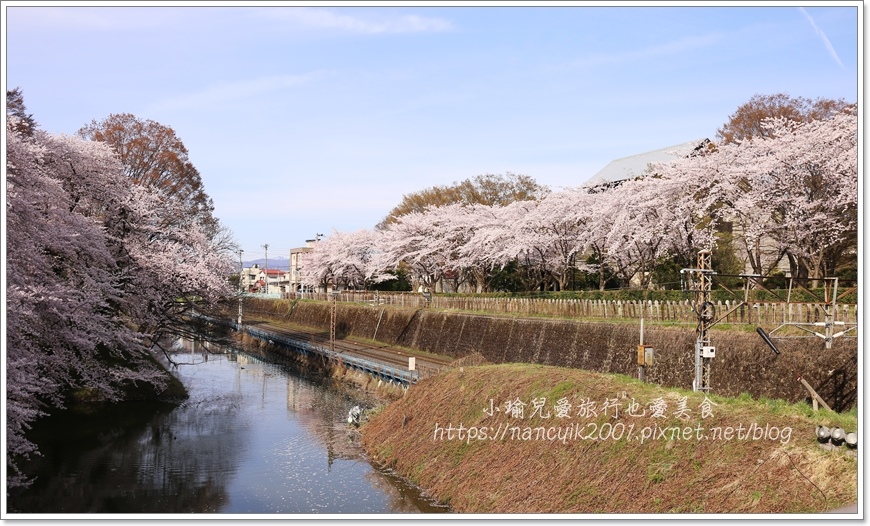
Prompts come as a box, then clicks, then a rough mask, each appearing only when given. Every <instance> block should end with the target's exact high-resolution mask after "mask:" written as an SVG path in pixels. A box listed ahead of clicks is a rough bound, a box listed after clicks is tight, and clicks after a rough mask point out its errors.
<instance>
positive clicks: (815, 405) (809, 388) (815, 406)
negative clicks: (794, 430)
mask: <svg viewBox="0 0 870 526" xmlns="http://www.w3.org/2000/svg"><path fill="white" fill-rule="evenodd" d="M798 381H799V382H800V383H801V384H803V386H804V388H806V390H807V392H809V393H810V397H811V398H812V399H813V410H815V411H818V410H819V404H822V407H824V408H825V409H827V410H828V411H833V409H831V406H829V405H828V404H826V403H825V401H824V400H822V397H821V396H819V393H817V392H816V390H815V389H813V388H812V386H811V385H810V384H809V383H807V381H806V380H804V379H803V377H802V376H798Z"/></svg>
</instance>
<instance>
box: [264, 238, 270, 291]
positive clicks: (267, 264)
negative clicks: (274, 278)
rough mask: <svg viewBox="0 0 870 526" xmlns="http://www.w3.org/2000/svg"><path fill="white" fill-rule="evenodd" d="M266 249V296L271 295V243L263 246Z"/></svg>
mask: <svg viewBox="0 0 870 526" xmlns="http://www.w3.org/2000/svg"><path fill="white" fill-rule="evenodd" d="M263 248H264V249H266V294H268V293H269V243H266V244H265V245H263Z"/></svg>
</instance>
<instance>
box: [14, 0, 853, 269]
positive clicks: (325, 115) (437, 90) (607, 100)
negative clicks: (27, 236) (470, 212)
mask: <svg viewBox="0 0 870 526" xmlns="http://www.w3.org/2000/svg"><path fill="white" fill-rule="evenodd" d="M55 5H57V7H52V6H50V4H48V3H46V4H41V3H38V2H37V3H35V2H14V1H10V2H3V8H4V13H3V16H4V30H5V32H6V33H5V35H4V36H5V44H6V45H5V46H4V47H5V58H4V59H5V64H4V68H3V69H4V74H5V81H6V86H7V89H12V88H15V87H19V88H21V90H22V91H23V94H24V100H25V104H26V105H27V108H28V111H29V112H30V113H32V114H33V115H34V118H35V119H36V120H37V122H38V123H39V124H40V126H41V127H42V128H43V129H44V130H46V131H50V132H54V133H67V134H72V133H75V131H76V130H78V129H79V128H80V127H81V126H82V125H84V124H86V123H88V122H90V121H91V120H93V119H97V120H100V119H103V118H105V117H106V116H108V115H109V114H111V113H133V114H135V115H136V116H138V117H140V118H143V119H152V120H155V121H158V122H160V123H162V124H165V125H168V126H171V127H172V128H173V129H174V130H175V131H176V133H177V134H178V136H179V137H180V138H181V140H182V141H183V142H184V144H185V145H186V146H187V148H188V149H189V151H190V157H191V160H192V162H193V163H194V165H195V166H196V167H197V168H198V169H199V171H200V173H201V175H202V178H203V182H204V184H205V188H206V191H207V192H208V193H209V195H210V196H211V197H212V198H213V200H214V204H215V208H216V215H217V216H218V217H219V218H220V219H221V221H222V222H223V223H224V224H225V225H226V226H227V227H229V228H230V229H231V230H232V231H233V233H234V234H235V237H236V239H237V240H238V241H239V242H240V243H241V245H242V248H243V249H244V250H245V254H244V257H245V260H250V259H254V258H256V257H261V256H262V255H263V252H264V250H263V248H262V245H264V244H268V245H269V257H270V258H273V257H275V256H278V255H283V256H284V257H286V256H287V254H288V252H289V249H290V248H292V247H297V246H301V245H303V244H304V242H305V240H306V239H311V238H313V237H314V236H315V234H317V233H322V234H327V235H328V234H330V233H331V232H332V231H333V229H335V230H339V231H355V230H358V229H360V228H373V227H374V225H375V224H377V223H378V222H379V221H380V220H381V219H383V217H384V216H385V215H386V214H387V213H388V212H389V210H390V209H391V208H392V207H394V206H395V205H396V204H398V203H399V202H400V201H401V199H402V196H403V195H404V194H408V193H412V192H416V191H419V190H422V189H424V188H428V187H431V186H433V185H445V184H451V183H453V182H456V181H461V180H464V179H467V178H471V177H474V176H476V175H480V174H486V173H493V174H501V173H506V172H513V173H520V174H526V175H529V176H531V177H534V178H535V179H536V180H537V181H538V182H539V183H541V184H544V185H548V186H550V187H552V188H554V189H559V188H563V187H573V186H578V185H580V184H582V183H583V182H584V181H586V180H587V179H589V178H590V177H592V176H593V175H594V174H595V173H596V172H597V171H599V170H600V169H602V168H603V167H604V166H605V165H606V164H607V163H608V162H610V161H611V160H613V159H616V158H620V157H625V156H629V155H634V154H637V153H642V152H645V151H649V150H655V149H659V148H663V147H667V146H671V145H675V144H680V143H683V142H686V141H689V140H694V139H700V138H705V137H709V138H711V139H712V138H714V136H715V134H716V129H717V128H719V127H720V126H721V125H722V124H723V123H724V122H725V121H726V120H727V118H728V116H729V115H730V114H731V113H733V112H734V111H735V110H736V109H737V107H738V106H740V105H741V104H743V103H745V102H746V101H748V100H749V98H750V97H751V96H752V95H754V94H773V93H778V92H784V93H787V94H789V95H792V96H803V97H808V98H816V97H826V98H835V99H839V98H843V99H846V100H847V101H858V96H859V87H860V86H859V83H860V82H861V76H860V74H861V71H859V69H860V68H859V63H858V57H859V55H858V50H859V47H860V46H862V45H863V34H862V27H861V28H859V22H860V17H862V16H863V11H860V14H859V9H860V5H861V4H860V2H841V3H836V2H825V3H823V4H822V5H824V7H814V6H811V5H809V4H800V3H794V4H786V3H781V2H776V3H773V4H770V6H764V5H762V4H756V3H748V4H746V3H724V4H712V3H709V2H708V3H705V4H697V5H695V6H691V5H689V6H687V4H686V3H681V4H679V5H680V7H676V6H667V5H658V6H653V7H636V6H630V5H629V4H625V5H620V4H616V3H614V2H611V3H608V4H607V5H608V6H613V5H617V7H603V6H602V7H593V6H592V5H591V4H585V3H576V4H570V3H559V4H558V5H557V6H548V7H538V5H539V4H534V5H525V6H520V5H516V4H512V5H502V6H495V5H493V4H491V3H487V4H485V6H477V7H476V6H473V5H470V4H457V5H456V6H445V5H440V6H437V7H427V6H424V5H422V4H420V5H415V4H413V3H406V4H400V5H397V6H395V7H392V6H390V7H375V6H369V7H340V6H338V5H332V4H328V3H320V5H318V6H311V7H302V6H301V4H300V3H296V4H282V3H279V2H270V3H264V4H261V5H260V6H256V7H250V6H251V5H252V4H250V3H245V4H239V5H238V6H233V5H232V4H224V7H217V6H214V5H211V6H210V5H208V4H203V3H193V4H191V5H190V7H179V6H177V5H176V6H173V7H166V6H163V5H161V4H159V3H154V4H149V3H139V4H136V7H130V6H125V7H119V6H111V5H110V6H109V7H87V6H85V5H75V4H67V3H58V4H55ZM67 5H71V6H72V7H65V6H67ZM103 5H105V4H103ZM227 5H229V6H228V7H227ZM802 5H803V7H801V6H802Z"/></svg>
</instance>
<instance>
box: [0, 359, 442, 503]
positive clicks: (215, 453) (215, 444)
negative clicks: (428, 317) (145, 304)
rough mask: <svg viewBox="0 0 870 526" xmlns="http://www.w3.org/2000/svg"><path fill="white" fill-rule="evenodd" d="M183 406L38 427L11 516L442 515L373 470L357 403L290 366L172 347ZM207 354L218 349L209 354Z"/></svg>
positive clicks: (134, 409) (115, 410)
mask: <svg viewBox="0 0 870 526" xmlns="http://www.w3.org/2000/svg"><path fill="white" fill-rule="evenodd" d="M176 350H177V353H176V354H174V355H173V360H174V361H175V362H176V363H178V364H179V365H178V367H177V372H178V375H179V377H180V378H181V379H182V381H183V382H184V383H185V385H186V386H187V388H188V391H189V393H190V398H189V399H188V400H186V401H185V402H184V403H183V404H181V405H180V406H177V407H174V406H167V405H163V404H153V403H125V404H121V405H120V406H118V407H112V408H108V409H105V410H100V411H99V412H95V413H93V414H84V415H83V414H81V413H73V412H67V413H65V414H62V415H57V416H53V417H51V418H49V419H45V421H44V422H40V423H39V425H38V426H37V427H36V428H35V429H34V433H33V437H34V439H35V440H36V441H37V443H38V444H39V446H40V450H41V451H42V452H43V454H44V456H43V458H41V459H40V460H39V461H37V462H34V463H33V464H32V465H31V469H32V470H33V471H32V472H33V473H35V474H36V475H37V477H38V478H37V480H36V482H35V483H34V485H33V486H32V487H31V488H29V489H28V490H27V491H24V492H20V493H13V494H10V495H9V496H8V498H7V504H8V508H9V511H10V512H12V513H69V514H71V513H148V514H157V513H232V514H235V513H258V514H308V513H418V512H427V513H428V512H443V511H446V510H445V508H443V507H439V506H437V505H435V504H433V503H431V502H430V501H428V500H427V499H425V498H423V497H422V496H421V495H420V493H419V491H417V490H416V489H415V488H413V487H409V486H408V485H406V484H405V483H403V482H402V481H401V480H399V479H397V478H396V477H393V476H391V475H390V474H389V473H384V472H381V471H380V470H378V469H375V468H373V467H372V465H371V464H370V463H369V462H368V461H367V460H366V458H365V456H364V454H363V451H362V448H361V447H360V445H359V435H358V432H357V431H356V430H355V429H353V428H350V427H349V426H348V425H347V413H348V411H349V410H350V408H351V407H353V406H354V405H360V406H362V407H366V406H371V405H373V404H372V402H371V401H370V400H366V399H365V398H363V397H362V395H361V393H359V392H357V391H353V390H351V389H348V388H346V387H342V386H337V385H335V384H332V383H331V382H329V381H328V380H327V379H317V378H311V377H307V376H306V375H305V374H304V373H303V372H300V371H297V370H294V369H293V368H292V367H291V366H289V365H287V364H283V365H281V364H273V363H266V362H264V361H262V360H259V359H256V358H253V357H252V356H249V355H246V354H242V353H235V352H227V353H226V354H206V353H204V352H201V351H202V350H201V349H199V346H197V350H196V352H192V349H191V348H190V345H186V346H183V347H179V348H177V349H176ZM211 350H212V351H214V350H215V348H214V346H212V349H211Z"/></svg>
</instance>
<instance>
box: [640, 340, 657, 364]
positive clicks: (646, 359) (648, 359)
mask: <svg viewBox="0 0 870 526" xmlns="http://www.w3.org/2000/svg"><path fill="white" fill-rule="evenodd" d="M654 361H655V350H654V349H653V348H652V347H651V346H649V345H638V346H637V364H638V365H644V366H650V365H653V362H654Z"/></svg>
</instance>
